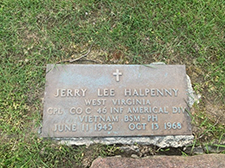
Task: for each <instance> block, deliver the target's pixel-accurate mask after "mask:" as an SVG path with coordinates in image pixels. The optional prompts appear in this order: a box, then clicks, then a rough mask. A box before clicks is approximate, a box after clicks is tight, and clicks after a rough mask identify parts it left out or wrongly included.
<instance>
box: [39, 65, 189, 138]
mask: <svg viewBox="0 0 225 168" xmlns="http://www.w3.org/2000/svg"><path fill="white" fill-rule="evenodd" d="M187 97H188V94H187V84H186V71H185V66H184V65H151V66H144V65H48V66H47V75H46V88H45V97H44V100H45V102H44V113H43V128H42V135H43V137H108V136H151V135H190V134H191V126H190V117H189V116H188V106H187V104H186V102H187Z"/></svg>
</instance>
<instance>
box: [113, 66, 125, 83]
mask: <svg viewBox="0 0 225 168" xmlns="http://www.w3.org/2000/svg"><path fill="white" fill-rule="evenodd" d="M122 75H123V74H122V72H119V69H116V72H114V73H113V76H116V81H117V82H119V81H120V76H122Z"/></svg>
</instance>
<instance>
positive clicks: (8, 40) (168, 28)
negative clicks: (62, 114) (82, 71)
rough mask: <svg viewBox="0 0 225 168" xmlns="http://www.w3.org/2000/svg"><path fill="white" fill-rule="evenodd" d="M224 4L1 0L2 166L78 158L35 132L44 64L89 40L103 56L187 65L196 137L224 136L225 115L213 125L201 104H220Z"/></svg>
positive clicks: (224, 91)
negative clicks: (195, 101)
mask: <svg viewBox="0 0 225 168" xmlns="http://www.w3.org/2000/svg"><path fill="white" fill-rule="evenodd" d="M224 8H225V2H224V0H217V1H213V0H198V1H197V0H192V1H184V0H178V1H176V2H175V1H174V2H170V1H167V0H158V1H136V0H123V1H117V0H113V1H112V0H108V1H107V0H83V1H78V0H75V1H72V0H71V1H69V0H55V1H50V0H17V1H16V0H2V1H1V2H0V57H1V59H0V65H1V66H0V112H1V115H0V134H1V138H0V167H21V166H22V167H53V165H56V166H58V167H60V166H62V165H64V166H65V165H67V164H73V163H74V160H75V162H76V163H77V164H78V163H79V164H81V160H82V158H83V155H82V150H83V148H75V149H74V148H71V147H66V146H58V145H55V146H54V145H51V144H52V143H51V142H49V141H47V140H41V139H39V138H38V137H37V135H35V134H36V131H37V128H38V127H39V126H40V123H41V120H42V110H43V104H42V97H43V92H44V84H45V79H44V78H45V67H46V64H48V63H53V64H54V63H56V62H58V61H60V60H64V59H70V58H71V56H74V57H79V55H81V54H82V53H83V52H84V51H85V50H87V49H88V47H89V46H90V45H91V44H92V43H93V44H94V45H93V48H92V54H94V53H97V51H101V52H100V53H103V54H99V55H97V56H96V57H97V58H98V59H99V60H101V63H107V64H109V63H114V62H115V61H117V63H121V64H148V63H150V62H154V61H162V62H165V63H167V64H185V65H186V66H187V73H188V75H190V77H191V80H192V82H193V84H194V89H195V90H196V92H197V93H199V94H201V95H202V101H201V103H200V105H199V106H200V107H199V109H198V108H196V109H197V112H196V115H193V116H194V119H195V121H196V122H194V124H195V125H196V126H198V127H199V130H198V131H197V132H196V138H197V141H199V142H206V143H207V142H208V143H210V142H211V141H212V140H214V139H219V138H220V139H221V135H223V133H224V132H225V130H224V115H222V116H219V117H220V120H219V122H218V123H217V124H216V125H215V123H216V121H217V119H218V118H219V117H218V116H217V117H216V116H215V117H211V114H210V113H207V111H206V109H205V107H206V103H207V102H208V101H210V102H212V103H213V104H214V105H215V106H218V107H219V106H220V109H222V110H224V108H225V107H224V105H223V103H224V96H225V87H224V85H225V77H224V73H225V72H224V71H225V66H224V65H225V56H224V53H225V47H224V44H225V32H224V30H225V11H224ZM103 51H104V52H103ZM115 53H120V54H119V57H118V55H116V54H115ZM90 55H91V54H90ZM89 60H93V58H89ZM80 63H83V62H82V61H81V62H80ZM90 63H92V62H90ZM208 130H209V131H208ZM202 134H204V136H202V137H204V139H202V137H201V138H200V140H201V141H200V140H199V139H198V136H201V135H202ZM42 150H43V151H44V152H40V151H42ZM105 155H107V154H105Z"/></svg>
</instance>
